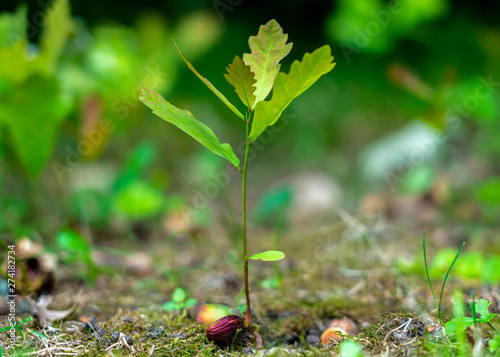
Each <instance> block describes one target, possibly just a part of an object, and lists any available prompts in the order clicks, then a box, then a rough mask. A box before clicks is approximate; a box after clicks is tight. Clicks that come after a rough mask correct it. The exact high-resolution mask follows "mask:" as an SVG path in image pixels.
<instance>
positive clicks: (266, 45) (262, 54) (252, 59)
mask: <svg viewBox="0 0 500 357" xmlns="http://www.w3.org/2000/svg"><path fill="white" fill-rule="evenodd" d="M287 39H288V35H287V34H283V29H282V28H281V26H280V25H279V24H278V22H277V21H276V20H274V19H273V20H270V21H269V22H268V23H267V24H265V25H262V26H261V27H260V28H259V32H258V33H257V36H251V37H250V39H249V40H248V43H249V45H250V50H251V53H245V54H244V55H243V61H244V62H245V64H246V65H248V66H250V69H251V70H252V72H253V73H254V75H255V80H256V83H255V85H254V87H255V92H254V95H255V102H254V103H253V104H252V109H253V108H255V105H256V104H257V103H259V102H260V101H263V100H264V99H266V97H267V95H268V94H269V92H271V89H272V88H273V83H274V79H275V78H276V76H277V75H278V72H279V70H280V67H281V65H280V64H279V62H280V61H281V60H282V59H283V58H284V57H285V56H286V55H287V54H288V53H289V52H290V50H291V49H292V43H288V44H287V43H286V41H287Z"/></svg>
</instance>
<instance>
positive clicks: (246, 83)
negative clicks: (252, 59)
mask: <svg viewBox="0 0 500 357" xmlns="http://www.w3.org/2000/svg"><path fill="white" fill-rule="evenodd" d="M226 71H227V74H224V78H226V81H228V83H229V84H230V85H232V86H233V87H234V90H235V91H236V93H237V94H238V97H240V99H241V101H242V102H243V104H245V105H246V106H247V108H249V109H250V108H251V107H252V105H253V103H255V94H254V91H255V87H254V84H255V82H256V80H255V78H254V74H253V73H252V71H251V69H250V66H247V65H246V64H245V63H244V62H243V60H242V59H241V58H240V57H239V56H235V57H234V60H233V63H231V64H229V65H228V66H227V68H226Z"/></svg>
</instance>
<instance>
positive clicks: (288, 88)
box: [250, 45, 335, 142]
mask: <svg viewBox="0 0 500 357" xmlns="http://www.w3.org/2000/svg"><path fill="white" fill-rule="evenodd" d="M332 61H333V57H332V55H331V49H330V46H328V45H325V46H322V47H320V48H318V49H316V50H315V51H314V52H313V53H306V54H304V57H303V58H302V61H297V60H296V61H294V62H293V63H292V66H291V68H290V72H289V73H288V74H286V73H283V72H280V73H279V74H278V76H277V77H276V80H275V81H274V88H273V96H272V98H271V99H270V100H269V101H265V102H259V103H257V105H256V107H255V113H254V118H253V122H252V131H251V132H250V141H251V142H254V141H255V139H257V137H258V136H259V135H260V134H261V133H262V132H263V131H264V130H265V129H266V128H267V127H268V126H270V125H273V124H274V123H276V121H277V120H278V119H279V117H280V116H281V114H282V113H283V111H284V110H285V109H286V107H288V105H290V103H291V102H292V100H294V99H295V98H297V97H298V96H299V95H300V94H302V93H304V92H305V91H306V90H307V89H308V88H309V87H310V86H312V85H313V84H314V82H316V81H317V80H318V79H319V78H320V77H321V76H322V75H324V74H326V73H328V72H330V71H331V70H332V69H333V67H335V63H333V62H332Z"/></svg>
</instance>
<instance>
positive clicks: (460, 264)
mask: <svg viewBox="0 0 500 357" xmlns="http://www.w3.org/2000/svg"><path fill="white" fill-rule="evenodd" d="M483 263H484V255H483V254H482V253H481V252H478V251H474V250H471V251H468V252H465V253H464V254H463V255H462V256H461V257H460V259H458V260H457V262H456V264H455V268H454V269H455V273H456V274H457V275H459V276H461V277H464V278H468V279H479V278H480V276H481V273H482V271H483Z"/></svg>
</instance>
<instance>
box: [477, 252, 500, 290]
mask: <svg viewBox="0 0 500 357" xmlns="http://www.w3.org/2000/svg"><path fill="white" fill-rule="evenodd" d="M481 281H483V282H485V283H488V284H491V285H494V284H498V283H499V282H500V256H498V255H492V256H490V257H488V258H487V259H486V261H485V262H484V266H483V271H482V272H481Z"/></svg>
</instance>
